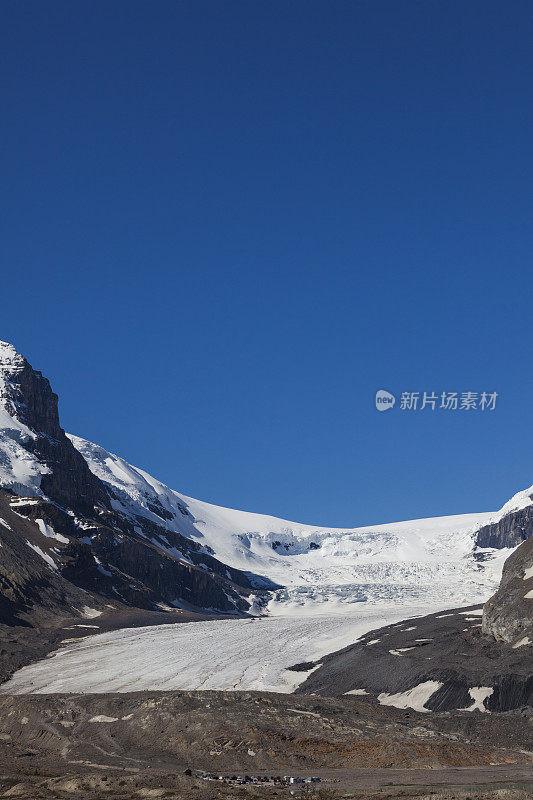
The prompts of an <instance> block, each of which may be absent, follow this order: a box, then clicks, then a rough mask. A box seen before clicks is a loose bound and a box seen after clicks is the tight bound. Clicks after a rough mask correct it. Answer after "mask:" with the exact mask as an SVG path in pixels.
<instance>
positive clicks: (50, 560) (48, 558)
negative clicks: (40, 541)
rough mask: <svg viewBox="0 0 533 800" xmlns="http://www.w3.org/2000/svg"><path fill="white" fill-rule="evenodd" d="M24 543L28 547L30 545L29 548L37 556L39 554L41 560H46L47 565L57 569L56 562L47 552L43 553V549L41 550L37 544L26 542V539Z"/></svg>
mask: <svg viewBox="0 0 533 800" xmlns="http://www.w3.org/2000/svg"><path fill="white" fill-rule="evenodd" d="M26 544H27V545H28V547H31V549H32V550H34V551H35V552H36V553H37V555H38V556H41V558H42V559H43V561H46V563H47V564H48V566H49V567H51V568H52V569H53V570H56V571H57V564H56V562H55V561H54V559H53V558H52V556H51V555H50V554H49V553H45V552H44V550H41V548H40V547H39V546H38V545H36V544H32V543H31V542H28V540H27V539H26Z"/></svg>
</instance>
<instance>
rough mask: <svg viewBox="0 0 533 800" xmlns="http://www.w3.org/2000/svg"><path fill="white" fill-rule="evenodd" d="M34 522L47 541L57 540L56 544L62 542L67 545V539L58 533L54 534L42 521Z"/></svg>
mask: <svg viewBox="0 0 533 800" xmlns="http://www.w3.org/2000/svg"><path fill="white" fill-rule="evenodd" d="M35 522H36V523H37V525H38V527H39V530H40V531H41V533H42V535H43V536H46V537H47V538H48V539H57V541H58V542H62V543H63V544H68V542H69V540H68V539H67V537H66V536H62V535H61V534H60V533H56V532H55V530H54V529H53V528H52V527H51V526H50V525H47V524H46V522H45V521H44V519H36V520H35Z"/></svg>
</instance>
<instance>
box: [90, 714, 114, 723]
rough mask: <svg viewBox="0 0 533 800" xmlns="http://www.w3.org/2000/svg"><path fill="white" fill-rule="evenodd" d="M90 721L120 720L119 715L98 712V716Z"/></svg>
mask: <svg viewBox="0 0 533 800" xmlns="http://www.w3.org/2000/svg"><path fill="white" fill-rule="evenodd" d="M89 722H118V717H106V715H105V714H98V715H97V716H96V717H91V719H90V720H89Z"/></svg>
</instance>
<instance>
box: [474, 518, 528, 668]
mask: <svg viewBox="0 0 533 800" xmlns="http://www.w3.org/2000/svg"><path fill="white" fill-rule="evenodd" d="M526 510H527V511H529V509H526ZM483 632H484V633H487V634H491V635H492V636H494V637H495V638H496V639H498V640H499V641H502V642H507V643H509V644H512V645H513V647H514V648H518V647H525V648H526V649H528V650H529V652H530V657H531V660H532V663H533V650H531V648H532V647H533V538H530V539H527V540H526V541H525V542H523V544H521V545H520V547H518V548H517V549H516V550H515V551H514V553H512V554H511V555H510V556H509V558H508V559H507V561H506V562H505V564H504V567H503V575H502V580H501V583H500V588H499V589H498V591H497V592H496V594H495V595H493V597H491V598H490V600H489V601H488V602H487V603H485V606H484V608H483Z"/></svg>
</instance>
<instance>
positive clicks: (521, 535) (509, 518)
mask: <svg viewBox="0 0 533 800" xmlns="http://www.w3.org/2000/svg"><path fill="white" fill-rule="evenodd" d="M532 535H533V497H532V505H531V506H528V507H527V508H522V509H520V510H519V511H513V512H511V513H510V514H506V515H505V516H504V517H502V518H501V519H500V520H499V521H498V522H495V523H492V524H491V525H485V526H484V527H483V528H480V529H479V531H478V532H477V535H476V544H477V545H478V546H479V547H496V548H498V549H500V548H502V547H517V546H518V545H519V544H520V543H521V542H523V541H525V540H526V539H528V538H529V537H530V536H532Z"/></svg>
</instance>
